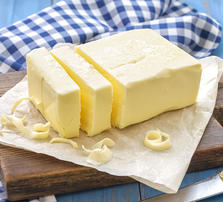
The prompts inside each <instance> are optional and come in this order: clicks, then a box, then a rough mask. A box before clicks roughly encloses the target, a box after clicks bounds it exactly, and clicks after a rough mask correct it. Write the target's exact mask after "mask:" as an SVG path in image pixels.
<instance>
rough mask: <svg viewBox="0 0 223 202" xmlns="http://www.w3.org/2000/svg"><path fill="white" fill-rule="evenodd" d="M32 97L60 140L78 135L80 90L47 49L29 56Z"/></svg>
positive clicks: (27, 59)
mask: <svg viewBox="0 0 223 202" xmlns="http://www.w3.org/2000/svg"><path fill="white" fill-rule="evenodd" d="M26 61H27V74H28V89H29V96H30V97H32V101H33V103H34V105H35V106H36V107H37V109H39V111H40V112H41V113H42V115H43V116H44V117H45V119H46V120H47V121H50V122H51V124H52V127H53V128H54V129H55V130H56V131H58V133H59V135H60V136H61V137H66V138H71V137H77V136H78V135H79V126H80V109H81V106H80V88H79V87H78V85H77V84H76V83H75V82H74V81H73V80H72V79H71V78H70V77H69V75H68V74H67V73H66V72H65V70H64V69H63V68H62V67H61V66H60V65H59V63H57V62H56V60H55V59H54V58H53V57H52V56H51V55H50V53H49V52H48V51H47V49H46V48H38V49H35V50H33V51H31V52H30V53H28V54H27V57H26Z"/></svg>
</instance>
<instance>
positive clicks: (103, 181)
mask: <svg viewBox="0 0 223 202" xmlns="http://www.w3.org/2000/svg"><path fill="white" fill-rule="evenodd" d="M24 75H25V72H12V73H7V74H4V75H0V93H1V94H2V93H3V92H4V91H7V90H8V89H9V88H11V87H12V86H13V85H15V84H16V83H17V82H18V81H19V80H21V79H22V78H23V77H24ZM220 86H222V85H220ZM219 92H220V94H219V95H218V101H217V104H218V105H219V106H221V105H222V101H223V99H222V89H220V91H219ZM1 94H0V95H1ZM219 106H216V108H219ZM222 135H223V128H222V126H221V125H220V124H219V122H218V121H217V120H216V119H215V118H213V117H212V119H211V121H210V122H209V124H208V127H207V129H206V131H205V134H204V137H203V138H202V141H201V143H200V145H199V147H198V149H197V151H196V153H195V155H194V156H193V159H192V162H191V165H190V168H189V171H194V170H202V169H207V168H213V167H216V166H221V165H223V138H222ZM0 160H1V174H2V179H3V182H4V186H5V188H6V190H7V193H8V197H9V199H10V200H18V199H24V198H30V197H34V196H41V195H47V194H52V193H54V194H57V193H66V192H74V191H81V190H86V189H95V188H100V187H106V186H111V185H117V184H123V183H129V182H133V180H132V179H131V178H128V177H117V176H112V175H109V174H106V173H102V172H99V171H97V170H95V169H93V168H88V167H82V166H78V165H75V164H72V163H69V162H64V161H60V160H57V159H55V158H53V157H49V156H46V155H43V154H36V153H33V152H29V151H25V150H22V149H15V148H11V147H7V146H3V145H0ZM24 165H26V166H25V167H24Z"/></svg>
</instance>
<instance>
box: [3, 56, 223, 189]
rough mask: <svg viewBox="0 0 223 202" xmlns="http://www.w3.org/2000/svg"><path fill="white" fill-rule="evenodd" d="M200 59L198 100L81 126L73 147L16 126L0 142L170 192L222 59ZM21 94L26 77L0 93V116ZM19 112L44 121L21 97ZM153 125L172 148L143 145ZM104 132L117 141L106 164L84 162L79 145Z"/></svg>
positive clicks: (201, 126)
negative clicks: (123, 122)
mask: <svg viewBox="0 0 223 202" xmlns="http://www.w3.org/2000/svg"><path fill="white" fill-rule="evenodd" d="M201 63H202V70H203V73H202V79H201V85H200V90H199V95H198V99H197V103H196V104H195V105H193V106H190V107H187V108H184V109H181V110H177V111H172V112H167V113H164V114H162V115H159V116H157V117H155V118H153V119H151V120H148V121H145V122H143V123H140V124H136V125H133V126H129V127H127V128H125V129H122V130H119V129H115V128H112V129H110V130H107V131H105V132H103V133H102V134H100V135H97V136H96V137H86V135H85V133H84V132H80V137H79V138H74V140H75V141H76V142H77V143H78V145H79V148H80V149H78V150H75V149H73V148H72V147H71V146H70V145H68V144H62V143H57V144H50V143H49V140H50V138H49V139H47V140H41V141H40V140H32V139H29V138H27V137H25V136H24V135H22V134H20V133H17V132H7V133H3V135H2V136H0V143H2V144H5V145H10V146H12V147H18V148H23V149H26V150H31V151H33V152H36V153H43V154H47V155H50V156H54V157H55V158H58V159H62V160H65V161H70V162H73V163H76V164H80V165H84V166H91V167H94V168H96V169H98V170H100V171H104V172H107V173H110V174H112V175H118V176H130V177H133V178H134V179H136V180H138V181H140V182H142V183H145V184H147V185H149V186H151V187H153V188H156V189H158V190H160V191H163V192H166V193H174V192H176V191H177V190H178V188H179V186H180V184H181V182H182V179H183V177H184V175H185V173H186V171H187V168H188V165H189V163H190V160H191V157H192V155H193V153H194V152H195V150H196V147H197V145H198V144H199V141H200V139H201V137H202V134H203V132H204V130H205V127H206V125H207V123H208V121H209V119H210V117H211V114H212V112H213V109H214V105H215V100H216V95H217V85H218V80H219V77H220V75H221V72H222V69H223V62H222V60H220V59H219V58H217V57H208V58H205V59H202V60H201ZM148 93H149V92H148ZM25 96H27V80H26V78H25V79H23V81H21V82H20V83H18V84H17V85H16V86H15V87H13V88H12V89H11V90H9V91H8V92H7V93H5V95H3V96H2V97H1V98H0V116H1V115H4V114H10V113H11V112H10V111H11V107H12V105H13V104H14V102H15V101H16V100H17V99H19V98H21V97H25ZM24 114H27V115H28V117H27V124H28V125H29V126H31V125H33V124H34V123H38V122H45V120H44V118H43V117H42V116H41V114H40V113H39V112H38V111H37V110H36V109H35V108H34V106H33V105H32V104H31V103H29V102H28V101H24V102H23V103H22V104H21V105H20V106H19V107H18V108H17V111H16V115H17V116H18V117H19V116H21V117H22V116H23V115H24ZM156 129H159V130H161V131H163V132H165V133H168V134H169V135H170V139H171V142H172V148H171V149H169V150H166V151H161V152H156V151H152V150H150V149H148V148H147V147H145V146H144V144H143V140H144V137H145V134H146V132H147V131H148V130H156ZM50 136H51V137H56V136H58V134H57V133H56V132H55V131H54V130H53V129H52V130H51V133H50ZM104 137H109V138H111V139H113V140H114V141H115V142H116V145H115V146H114V148H112V151H113V159H112V160H111V161H110V162H108V163H107V164H104V165H101V166H92V165H90V164H88V163H87V161H86V156H84V155H83V154H82V151H81V145H82V144H84V145H85V146H86V147H87V148H90V147H91V146H92V145H93V144H94V143H96V142H97V141H99V140H101V139H103V138H104Z"/></svg>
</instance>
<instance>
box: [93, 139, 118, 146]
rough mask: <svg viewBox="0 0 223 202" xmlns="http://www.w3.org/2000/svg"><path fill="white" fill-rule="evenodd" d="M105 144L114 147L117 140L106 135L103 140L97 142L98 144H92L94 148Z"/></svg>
mask: <svg viewBox="0 0 223 202" xmlns="http://www.w3.org/2000/svg"><path fill="white" fill-rule="evenodd" d="M103 145H106V146H108V147H113V146H114V145H115V142H114V141H113V140H112V139H110V138H108V137H106V138H104V139H103V140H101V141H99V142H97V143H96V144H94V145H93V146H92V149H96V148H102V147H103Z"/></svg>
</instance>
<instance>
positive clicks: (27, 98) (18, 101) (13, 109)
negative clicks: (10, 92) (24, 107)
mask: <svg viewBox="0 0 223 202" xmlns="http://www.w3.org/2000/svg"><path fill="white" fill-rule="evenodd" d="M24 100H29V101H32V98H31V97H23V98H20V99H18V100H17V101H16V102H15V103H14V105H13V106H12V109H11V111H12V113H14V112H15V110H16V108H17V107H18V105H19V104H20V103H21V102H22V101H24Z"/></svg>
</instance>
